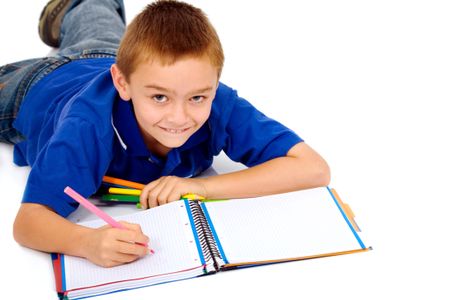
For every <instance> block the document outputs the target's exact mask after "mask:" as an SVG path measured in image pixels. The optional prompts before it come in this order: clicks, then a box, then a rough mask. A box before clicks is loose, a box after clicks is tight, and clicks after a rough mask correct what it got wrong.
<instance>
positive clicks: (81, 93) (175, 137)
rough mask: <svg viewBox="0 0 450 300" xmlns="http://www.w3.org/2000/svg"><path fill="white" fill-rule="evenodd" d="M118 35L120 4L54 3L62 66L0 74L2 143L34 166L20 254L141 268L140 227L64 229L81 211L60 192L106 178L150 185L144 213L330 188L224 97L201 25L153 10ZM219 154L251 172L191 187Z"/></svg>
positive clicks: (290, 143)
mask: <svg viewBox="0 0 450 300" xmlns="http://www.w3.org/2000/svg"><path fill="white" fill-rule="evenodd" d="M124 30H125V20H124V8H123V3H122V1H120V0H105V1H96V0H84V1H82V0H72V1H69V0H53V1H50V2H49V3H48V4H47V6H46V7H45V8H44V10H43V12H42V14H41V20H40V26H39V33H40V36H41V38H42V40H43V41H44V42H46V43H47V44H48V45H50V46H53V47H59V51H58V53H57V56H56V57H48V58H44V59H35V60H28V61H24V62H20V63H16V64H12V65H7V66H4V67H2V68H1V69H0V113H1V116H2V117H1V118H0V120H1V122H0V126H1V127H0V130H1V132H2V134H1V137H0V139H1V140H2V141H5V142H10V143H14V144H15V148H14V161H15V163H17V164H18V165H30V166H31V171H30V175H29V178H28V182H27V186H26V188H25V192H24V196H23V200H22V205H21V207H20V209H19V212H18V213H17V216H16V221H15V224H14V237H15V239H16V241H17V242H18V243H20V244H22V245H24V246H27V247H30V248H33V249H37V250H41V251H46V252H59V253H65V254H69V255H75V256H81V257H85V258H87V259H89V260H90V261H92V262H93V263H96V264H98V265H101V266H106V267H109V266H115V265H119V264H123V263H128V262H131V261H134V260H136V259H138V258H139V257H141V256H143V255H146V254H147V249H146V248H145V247H143V246H140V245H139V244H145V243H148V241H149V238H148V237H147V236H145V235H144V233H142V231H141V230H140V227H139V226H138V225H136V224H127V223H124V225H125V226H126V227H127V229H128V230H119V229H114V228H111V227H110V226H104V227H102V228H99V229H90V228H86V227H83V226H80V225H76V224H73V223H71V222H69V221H68V220H66V219H65V218H64V217H66V216H67V215H69V214H70V213H71V212H73V211H74V210H75V209H76V208H77V204H76V203H75V202H74V201H73V200H71V199H70V198H69V197H67V196H66V195H65V194H64V193H63V190H64V187H65V186H71V187H73V188H74V189H75V190H77V191H79V192H80V193H81V194H82V195H84V196H86V197H88V196H90V195H92V194H93V193H95V191H96V190H97V189H98V188H99V187H100V185H101V181H102V178H103V176H104V175H109V176H113V177H120V178H124V179H128V180H133V181H138V182H142V183H145V184H146V186H145V188H144V189H143V192H142V195H141V199H140V201H141V204H142V206H143V207H144V208H150V207H155V206H158V205H163V204H165V203H168V202H171V201H175V200H178V199H179V198H180V195H183V194H185V193H188V192H190V193H196V194H200V195H203V196H205V197H207V198H240V197H254V196H261V195H266V194H273V193H281V192H287V191H292V190H297V189H303V188H312V187H316V186H323V185H327V184H328V182H329V170H328V166H327V164H326V162H325V161H324V160H323V159H322V158H321V157H320V156H319V155H318V154H317V153H316V152H315V151H314V150H313V149H311V148H310V147H309V146H308V145H307V144H305V143H304V142H303V141H302V140H301V139H300V138H299V137H298V136H297V135H296V134H295V133H294V132H292V131H291V130H289V129H288V128H286V127H285V126H283V125H282V124H280V123H278V122H276V121H274V120H272V119H269V118H267V117H266V116H265V115H263V114H262V113H260V112H259V111H257V110H256V109H255V108H254V107H253V106H251V105H250V104H249V103H248V102H247V101H246V100H244V99H242V98H240V97H238V96H237V93H236V92H235V91H234V90H232V89H231V88H229V87H227V86H225V85H224V84H222V83H219V77H220V73H221V70H222V66H223V60H224V56H223V52H222V47H221V44H220V41H219V38H218V36H217V34H216V32H215V30H214V28H213V27H212V26H211V24H210V23H209V21H208V19H207V18H206V16H205V15H204V14H203V12H201V11H200V10H199V9H197V8H195V7H192V6H191V5H188V4H185V3H182V2H177V1H158V2H155V3H153V4H151V5H149V6H148V7H147V8H146V9H145V10H144V11H143V12H142V13H141V14H139V15H138V16H137V17H136V18H135V19H134V20H133V22H132V23H131V24H130V25H129V27H128V28H127V31H126V32H125V35H124V37H123V39H122V34H123V32H124ZM121 39H122V40H121ZM119 43H120V46H119ZM117 47H119V48H118V51H117V58H116V49H117ZM19 108H20V110H19ZM222 150H223V151H224V152H225V153H226V154H227V155H228V156H229V157H230V158H231V159H233V160H235V161H239V162H242V163H243V164H245V165H246V166H248V167H249V168H248V169H245V170H242V171H238V172H234V173H229V174H223V175H217V176H212V177H208V178H195V176H197V175H198V174H200V173H201V172H202V171H204V170H205V169H207V168H208V167H210V166H211V164H212V159H213V156H215V155H218V154H219V153H220V151H222ZM274 174H276V176H273V175H274Z"/></svg>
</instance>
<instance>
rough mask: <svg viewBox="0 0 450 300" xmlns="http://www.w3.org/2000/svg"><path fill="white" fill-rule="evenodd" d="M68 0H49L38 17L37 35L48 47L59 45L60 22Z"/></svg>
mask: <svg viewBox="0 0 450 300" xmlns="http://www.w3.org/2000/svg"><path fill="white" fill-rule="evenodd" d="M69 4H70V0H51V1H49V2H48V3H47V5H46V6H45V7H44V9H43V10H42V12H41V16H40V17H39V36H40V38H41V40H42V41H43V42H44V43H45V44H47V45H49V46H50V47H55V48H57V47H59V35H60V33H61V22H62V19H63V17H64V15H65V13H66V11H67V9H68V8H69Z"/></svg>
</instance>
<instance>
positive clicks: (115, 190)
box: [108, 187, 141, 196]
mask: <svg viewBox="0 0 450 300" xmlns="http://www.w3.org/2000/svg"><path fill="white" fill-rule="evenodd" d="M108 192H109V193H110V194H119V195H133V196H140V195H141V190H135V189H122V188H114V187H111V188H109V189H108Z"/></svg>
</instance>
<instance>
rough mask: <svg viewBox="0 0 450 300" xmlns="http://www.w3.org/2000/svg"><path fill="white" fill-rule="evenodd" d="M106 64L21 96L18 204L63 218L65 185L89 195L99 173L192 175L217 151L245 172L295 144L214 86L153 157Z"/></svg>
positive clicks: (66, 68) (141, 178) (147, 177)
mask: <svg viewBox="0 0 450 300" xmlns="http://www.w3.org/2000/svg"><path fill="white" fill-rule="evenodd" d="M113 63H114V59H112V58H95V59H83V60H75V61H72V62H70V63H68V64H65V65H63V66H61V67H59V68H58V69H56V70H55V71H53V72H52V73H50V74H49V75H47V76H46V77H44V78H43V79H42V80H40V81H39V82H38V83H37V84H36V85H35V86H33V88H32V89H31V90H30V91H29V93H28V94H27V96H26V97H25V99H24V101H23V104H22V106H21V108H20V111H19V114H18V117H17V119H16V120H15V122H14V126H15V128H16V129H18V130H19V131H20V132H21V133H22V134H23V135H24V136H25V137H26V140H25V141H23V142H21V143H19V144H17V145H16V146H15V148H14V162H15V163H16V164H18V165H21V166H24V165H30V166H31V171H30V175H29V178H28V181H27V185H26V188H25V192H24V195H23V200H22V202H31V203H39V204H43V205H46V206H48V207H50V208H51V209H53V210H54V211H55V212H56V213H58V214H59V215H61V216H64V217H65V216H67V215H69V214H70V213H71V212H73V211H74V210H75V209H76V208H77V207H78V204H77V203H76V202H74V201H73V200H72V199H71V198H70V197H68V196H67V195H65V194H64V192H63V190H64V188H65V187H66V186H71V187H72V188H74V189H75V190H77V191H78V192H79V193H80V194H82V195H83V196H85V197H88V196H90V195H92V194H93V193H95V192H96V191H97V190H98V188H99V187H100V185H101V182H102V178H103V176H104V175H109V176H113V177H118V178H123V179H127V180H132V181H136V182H141V183H144V184H146V183H149V182H151V181H152V180H155V179H157V178H159V177H161V176H165V175H175V176H180V177H193V176H197V175H199V174H200V173H201V172H202V171H204V170H206V169H207V168H209V167H210V166H211V164H212V162H213V157H214V156H216V155H218V154H219V153H220V152H221V151H222V150H223V151H224V152H225V153H226V154H227V155H228V156H229V157H230V158H231V159H232V160H234V161H237V162H241V163H243V164H244V165H246V166H249V167H251V166H254V165H257V164H260V163H262V162H265V161H267V160H270V159H272V158H276V157H280V156H284V155H286V153H287V152H288V151H289V149H290V148H291V147H292V146H294V145H295V144H297V143H299V142H301V141H302V140H301V138H300V137H298V136H297V135H296V134H295V133H294V132H293V131H291V130H290V129H288V128H286V127H285V126H283V125H282V124H280V123H279V122H276V121H275V120H272V119H270V118H268V117H267V116H265V115H264V114H262V113H261V112H259V111H258V110H257V109H255V108H254V107H253V106H252V105H251V104H250V103H249V102H248V101H246V100H244V99H242V98H240V97H239V96H238V95H237V93H236V91H235V90H233V89H231V88H229V87H227V86H226V85H224V84H222V83H220V84H219V87H218V89H217V92H216V97H215V98H214V101H213V104H212V110H211V115H210V116H209V118H208V121H207V122H206V123H205V124H204V125H203V126H202V127H201V128H200V129H199V130H198V131H197V132H195V133H194V134H193V135H192V136H191V137H190V138H189V139H188V141H187V142H186V143H185V144H184V145H182V146H181V147H179V148H175V149H172V150H171V151H170V152H169V153H168V154H167V157H165V158H161V157H158V156H156V155H154V154H153V153H151V152H150V151H149V150H148V149H147V147H146V145H145V143H144V140H143V138H142V136H141V133H140V130H139V128H138V124H137V121H136V118H135V115H134V111H133V106H132V101H123V100H122V99H121V98H120V97H119V95H118V93H117V91H116V90H115V88H114V85H113V83H112V78H111V76H110V72H109V68H110V66H111V64H113Z"/></svg>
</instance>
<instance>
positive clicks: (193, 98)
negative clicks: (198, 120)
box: [191, 96, 205, 103]
mask: <svg viewBox="0 0 450 300" xmlns="http://www.w3.org/2000/svg"><path fill="white" fill-rule="evenodd" d="M203 100H205V97H203V96H194V97H192V98H191V101H192V102H194V103H200V102H202V101H203Z"/></svg>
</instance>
